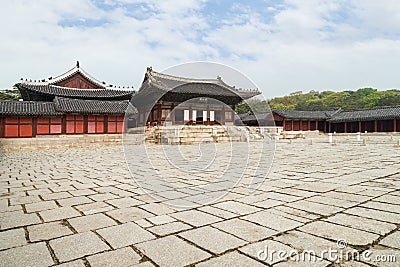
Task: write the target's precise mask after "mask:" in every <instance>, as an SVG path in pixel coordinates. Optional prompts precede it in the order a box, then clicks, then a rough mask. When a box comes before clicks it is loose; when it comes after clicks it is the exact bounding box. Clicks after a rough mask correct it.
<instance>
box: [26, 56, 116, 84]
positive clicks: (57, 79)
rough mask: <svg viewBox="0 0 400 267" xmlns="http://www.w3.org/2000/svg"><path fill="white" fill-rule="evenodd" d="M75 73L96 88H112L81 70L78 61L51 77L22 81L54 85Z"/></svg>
mask: <svg viewBox="0 0 400 267" xmlns="http://www.w3.org/2000/svg"><path fill="white" fill-rule="evenodd" d="M76 74H81V75H82V76H83V77H84V78H85V79H87V80H88V81H90V82H91V83H93V84H95V85H96V86H98V88H101V89H108V88H113V87H112V86H107V85H106V83H104V82H101V81H99V80H97V79H96V78H94V77H93V76H91V75H90V74H89V73H87V72H86V71H85V70H83V69H82V68H81V67H80V66H79V62H77V64H76V65H75V67H73V68H72V69H70V70H69V71H67V72H65V73H63V74H61V75H59V76H57V77H51V78H48V79H43V80H38V81H31V80H30V81H28V80H25V81H22V83H25V84H29V85H54V84H56V83H59V82H62V81H65V80H67V79H69V78H70V77H72V76H74V75H76Z"/></svg>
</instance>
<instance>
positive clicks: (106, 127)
mask: <svg viewBox="0 0 400 267" xmlns="http://www.w3.org/2000/svg"><path fill="white" fill-rule="evenodd" d="M139 120H140V118H139ZM103 123H104V133H108V116H104V121H103Z"/></svg>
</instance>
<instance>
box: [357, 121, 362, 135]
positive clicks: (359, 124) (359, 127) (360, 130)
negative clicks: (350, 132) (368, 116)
mask: <svg viewBox="0 0 400 267" xmlns="http://www.w3.org/2000/svg"><path fill="white" fill-rule="evenodd" d="M361 126H362V125H361V121H359V122H358V131H359V132H360V133H361V132H362V127H361Z"/></svg>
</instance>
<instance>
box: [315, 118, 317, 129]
mask: <svg viewBox="0 0 400 267" xmlns="http://www.w3.org/2000/svg"><path fill="white" fill-rule="evenodd" d="M315 130H318V120H316V121H315Z"/></svg>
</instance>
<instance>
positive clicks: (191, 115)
mask: <svg viewBox="0 0 400 267" xmlns="http://www.w3.org/2000/svg"><path fill="white" fill-rule="evenodd" d="M192 117H193V110H192V105H190V106H189V125H192V124H193V121H192Z"/></svg>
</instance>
